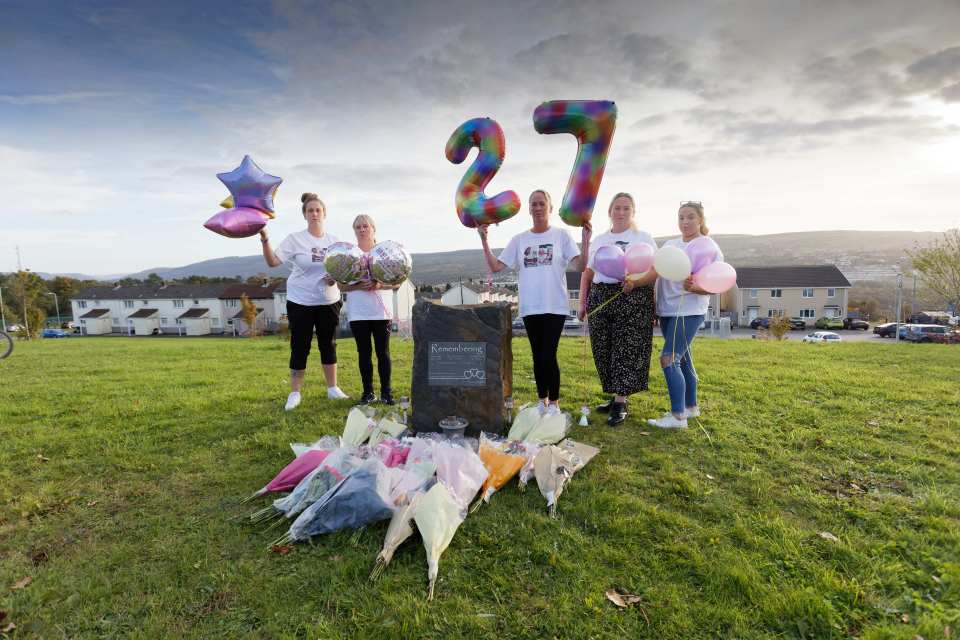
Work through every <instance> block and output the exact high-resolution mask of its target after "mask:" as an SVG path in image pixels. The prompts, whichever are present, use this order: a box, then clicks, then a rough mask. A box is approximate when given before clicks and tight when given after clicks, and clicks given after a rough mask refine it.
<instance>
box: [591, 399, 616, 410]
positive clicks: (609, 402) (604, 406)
mask: <svg viewBox="0 0 960 640" xmlns="http://www.w3.org/2000/svg"><path fill="white" fill-rule="evenodd" d="M615 400H616V396H610V399H609V400H607V401H606V402H605V403H603V404H599V405H597V407H596V408H595V409H594V411H596V412H597V413H610V407H612V406H613V403H614V401H615Z"/></svg>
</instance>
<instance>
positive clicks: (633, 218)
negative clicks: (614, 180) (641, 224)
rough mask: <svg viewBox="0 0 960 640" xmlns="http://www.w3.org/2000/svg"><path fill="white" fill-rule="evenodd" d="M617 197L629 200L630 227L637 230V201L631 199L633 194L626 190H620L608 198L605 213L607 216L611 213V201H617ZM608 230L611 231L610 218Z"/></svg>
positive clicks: (611, 223)
mask: <svg viewBox="0 0 960 640" xmlns="http://www.w3.org/2000/svg"><path fill="white" fill-rule="evenodd" d="M617 198H626V199H627V200H629V201H630V206H631V207H633V215H632V216H630V228H631V229H633V230H634V231H636V230H637V203H636V201H635V200H634V199H633V196H632V195H630V194H629V193H627V192H626V191H621V192H620V193H618V194H617V195H615V196H613V199H611V200H610V206H609V207H607V215H608V216H609V215H610V214H611V213H613V203H614V202H616V201H617ZM608 231H609V232H610V233H613V221H612V220H611V221H610V229H608Z"/></svg>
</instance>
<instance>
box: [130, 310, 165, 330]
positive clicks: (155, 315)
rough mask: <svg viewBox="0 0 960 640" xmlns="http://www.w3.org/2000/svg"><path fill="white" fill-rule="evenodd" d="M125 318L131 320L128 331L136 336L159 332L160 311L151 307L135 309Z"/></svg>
mask: <svg viewBox="0 0 960 640" xmlns="http://www.w3.org/2000/svg"><path fill="white" fill-rule="evenodd" d="M127 319H128V320H130V321H131V322H132V324H131V325H130V333H132V334H133V335H137V336H152V335H156V334H158V333H160V311H159V310H158V309H153V308H151V307H142V308H140V309H137V310H136V311H134V312H133V313H131V314H130V315H129V316H127Z"/></svg>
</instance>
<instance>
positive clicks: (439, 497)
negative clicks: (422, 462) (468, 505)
mask: <svg viewBox="0 0 960 640" xmlns="http://www.w3.org/2000/svg"><path fill="white" fill-rule="evenodd" d="M414 520H415V521H416V523H417V530H419V531H420V536H421V537H422V538H423V547H424V549H426V551H427V576H428V578H429V580H430V587H429V592H428V596H427V599H428V600H433V590H434V587H435V586H436V582H437V576H438V574H439V573H440V556H442V555H443V552H444V551H446V549H447V547H448V546H450V541H451V540H453V535H454V534H455V533H456V532H457V529H458V528H459V527H460V523H462V522H463V515H462V514H461V507H460V504H459V503H458V502H457V500H456V499H454V497H453V495H452V494H451V493H450V491H449V490H448V489H447V486H446V485H445V484H443V483H442V482H438V483H437V484H435V485H433V487H431V488H430V490H429V491H427V493H426V494H425V495H424V496H423V500H422V501H421V502H420V505H419V506H418V507H417V509H416V512H415V514H414Z"/></svg>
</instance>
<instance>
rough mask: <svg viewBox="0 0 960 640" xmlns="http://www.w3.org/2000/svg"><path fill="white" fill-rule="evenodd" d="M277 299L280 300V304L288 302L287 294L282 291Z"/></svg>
mask: <svg viewBox="0 0 960 640" xmlns="http://www.w3.org/2000/svg"><path fill="white" fill-rule="evenodd" d="M277 299H278V300H279V301H280V304H287V294H285V293H281V294H280V295H279V296H277Z"/></svg>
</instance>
